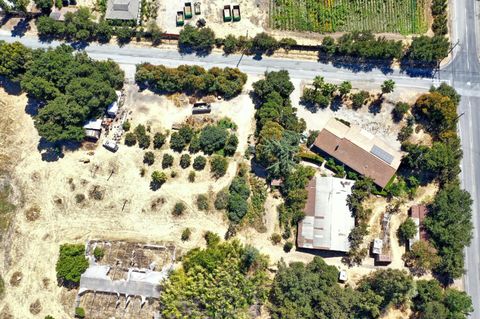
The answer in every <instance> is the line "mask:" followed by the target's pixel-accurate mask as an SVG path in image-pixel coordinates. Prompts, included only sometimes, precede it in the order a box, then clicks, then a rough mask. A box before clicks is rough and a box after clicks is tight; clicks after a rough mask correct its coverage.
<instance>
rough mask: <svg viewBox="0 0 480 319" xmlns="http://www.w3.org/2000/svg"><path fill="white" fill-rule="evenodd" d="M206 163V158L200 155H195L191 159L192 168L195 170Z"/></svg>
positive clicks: (201, 167)
mask: <svg viewBox="0 0 480 319" xmlns="http://www.w3.org/2000/svg"><path fill="white" fill-rule="evenodd" d="M206 164H207V159H206V158H205V157H203V156H201V155H199V156H197V157H195V159H194V160H193V168H194V169H195V170H197V171H201V170H203V169H204V168H205V165H206Z"/></svg>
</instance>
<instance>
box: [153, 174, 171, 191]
mask: <svg viewBox="0 0 480 319" xmlns="http://www.w3.org/2000/svg"><path fill="white" fill-rule="evenodd" d="M166 181H167V175H166V174H165V173H164V172H159V171H153V173H152V181H151V183H150V187H151V188H152V189H153V190H157V189H159V188H160V187H162V185H163V184H164V183H165V182H166Z"/></svg>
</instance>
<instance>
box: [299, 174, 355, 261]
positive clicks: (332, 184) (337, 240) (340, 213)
mask: <svg viewBox="0 0 480 319" xmlns="http://www.w3.org/2000/svg"><path fill="white" fill-rule="evenodd" d="M354 184H355V182H354V181H352V180H348V179H343V178H337V177H333V176H326V177H321V176H316V177H314V178H312V179H311V180H310V182H309V184H308V186H307V192H308V198H307V203H306V205H305V208H304V212H305V218H304V219H303V220H302V221H300V222H299V223H298V232H297V246H298V247H300V248H308V249H320V250H333V251H339V252H347V251H348V250H349V249H350V242H349V241H348V235H349V234H350V231H351V230H352V229H353V228H354V227H355V219H354V218H353V217H352V213H351V212H350V209H349V208H348V205H347V197H348V195H350V194H351V193H352V187H353V185H354Z"/></svg>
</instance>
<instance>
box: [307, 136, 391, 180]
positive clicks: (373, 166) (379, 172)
mask: <svg viewBox="0 0 480 319" xmlns="http://www.w3.org/2000/svg"><path fill="white" fill-rule="evenodd" d="M313 145H314V146H315V147H317V148H319V149H320V150H322V151H323V152H325V153H327V154H328V155H330V156H332V157H334V158H336V159H337V160H338V161H340V162H342V163H344V164H345V165H347V166H348V167H350V168H351V169H353V170H354V171H357V172H358V173H360V174H362V175H365V176H368V177H370V178H372V179H373V181H374V182H375V184H377V185H378V186H380V187H382V188H383V187H385V186H386V185H387V184H388V182H389V181H390V179H391V178H392V176H393V175H394V174H395V172H396V169H395V168H393V167H391V166H390V165H388V164H387V163H386V162H384V161H382V160H381V159H380V158H378V157H376V156H375V155H373V154H371V153H370V152H368V151H366V150H364V149H362V148H361V147H359V146H357V145H355V144H354V143H352V142H351V141H349V140H348V139H345V138H340V137H338V136H336V135H335V134H333V133H331V132H330V131H328V130H327V129H323V130H322V131H321V132H320V134H318V136H317V139H316V140H315V143H314V144H313Z"/></svg>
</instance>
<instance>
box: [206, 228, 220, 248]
mask: <svg viewBox="0 0 480 319" xmlns="http://www.w3.org/2000/svg"><path fill="white" fill-rule="evenodd" d="M203 238H205V241H206V242H207V246H208V247H214V246H216V245H218V244H219V243H220V236H218V235H217V234H215V233H213V232H211V231H206V232H205V235H203Z"/></svg>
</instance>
